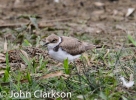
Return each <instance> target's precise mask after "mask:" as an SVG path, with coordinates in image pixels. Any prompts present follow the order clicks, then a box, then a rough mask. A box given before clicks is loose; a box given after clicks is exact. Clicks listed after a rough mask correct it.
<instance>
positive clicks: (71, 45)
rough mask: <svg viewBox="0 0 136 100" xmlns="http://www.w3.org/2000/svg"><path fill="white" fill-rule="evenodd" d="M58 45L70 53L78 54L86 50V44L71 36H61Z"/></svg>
mask: <svg viewBox="0 0 136 100" xmlns="http://www.w3.org/2000/svg"><path fill="white" fill-rule="evenodd" d="M60 47H61V48H62V50H65V51H66V52H67V53H69V54H71V55H78V54H81V53H83V52H84V51H86V46H85V45H84V44H83V43H82V42H81V41H79V40H78V39H76V38H73V37H66V36H63V37H62V42H61V44H60Z"/></svg>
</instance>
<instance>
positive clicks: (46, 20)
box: [0, 0, 136, 48]
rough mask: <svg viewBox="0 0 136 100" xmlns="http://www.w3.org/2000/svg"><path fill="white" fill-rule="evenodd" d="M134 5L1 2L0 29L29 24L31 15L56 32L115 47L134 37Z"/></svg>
mask: <svg viewBox="0 0 136 100" xmlns="http://www.w3.org/2000/svg"><path fill="white" fill-rule="evenodd" d="M135 5H136V1H135V0H59V2H55V1H54V0H0V28H1V29H3V28H5V27H6V28H8V27H10V26H11V27H12V28H13V27H14V26H15V27H16V26H18V25H22V24H23V23H28V22H29V20H28V18H26V17H25V16H29V15H33V16H36V17H37V19H38V23H40V25H42V27H48V26H49V27H50V26H51V27H53V28H56V29H58V31H57V33H60V34H64V33H65V32H64V30H67V29H68V30H69V35H73V34H74V35H75V34H76V35H82V34H86V35H88V37H89V38H90V39H91V41H93V42H94V43H95V44H99V43H101V44H104V45H105V44H106V45H107V46H108V47H109V46H110V47H117V48H118V46H120V45H121V43H123V42H124V41H125V42H126V38H127V35H128V34H131V35H132V36H135V30H136V29H135V27H136V24H135V20H136V12H135ZM129 9H130V10H131V11H132V12H131V11H130V12H129V11H128V10H129ZM129 13H130V14H129ZM59 29H60V30H59ZM47 33H48V32H47ZM1 34H2V33H1ZM7 34H10V33H7ZM44 34H46V32H44ZM4 36H5V35H4ZM2 38H3V37H2ZM125 44H126V43H125ZM126 46H127V44H126Z"/></svg>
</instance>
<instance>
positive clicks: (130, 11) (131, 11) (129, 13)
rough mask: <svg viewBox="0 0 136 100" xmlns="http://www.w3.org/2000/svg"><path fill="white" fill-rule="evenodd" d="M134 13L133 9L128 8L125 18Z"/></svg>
mask: <svg viewBox="0 0 136 100" xmlns="http://www.w3.org/2000/svg"><path fill="white" fill-rule="evenodd" d="M134 11H135V8H128V10H127V13H126V17H128V16H130V15H131V14H132V13H133V12H134Z"/></svg>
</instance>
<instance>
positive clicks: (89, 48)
mask: <svg viewBox="0 0 136 100" xmlns="http://www.w3.org/2000/svg"><path fill="white" fill-rule="evenodd" d="M95 48H96V46H95V45H93V44H89V45H87V46H86V47H85V49H86V50H91V49H95Z"/></svg>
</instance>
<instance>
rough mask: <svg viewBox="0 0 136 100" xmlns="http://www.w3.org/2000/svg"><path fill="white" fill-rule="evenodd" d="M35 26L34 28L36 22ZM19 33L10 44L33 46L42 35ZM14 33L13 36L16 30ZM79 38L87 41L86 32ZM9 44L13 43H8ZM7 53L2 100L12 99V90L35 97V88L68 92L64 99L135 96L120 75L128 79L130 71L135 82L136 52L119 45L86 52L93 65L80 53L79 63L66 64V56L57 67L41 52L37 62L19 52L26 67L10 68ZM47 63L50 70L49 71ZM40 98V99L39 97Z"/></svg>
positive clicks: (121, 99)
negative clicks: (68, 96)
mask: <svg viewBox="0 0 136 100" xmlns="http://www.w3.org/2000/svg"><path fill="white" fill-rule="evenodd" d="M31 20H32V21H33V23H34V22H35V21H34V20H35V19H31ZM34 26H36V27H37V25H36V23H35V25H34ZM22 33H24V34H18V37H17V39H16V41H15V42H13V44H18V43H20V44H21V46H32V45H33V46H37V47H38V44H39V43H40V42H39V41H40V37H42V36H38V37H37V36H36V37H35V36H34V35H33V34H31V36H30V37H29V38H28V36H26V33H27V31H26V30H23V31H22ZM13 34H15V35H16V34H17V33H16V32H15V33H13ZM77 37H78V36H77ZM82 37H83V38H82ZM35 38H36V39H35ZM78 38H80V39H81V40H85V41H89V39H88V37H86V35H83V36H79V37H78ZM128 40H130V42H132V43H133V44H134V45H135V41H134V40H133V38H132V37H130V36H129V37H128ZM10 44H12V43H11V42H9V45H10ZM9 47H10V48H8V49H10V50H11V49H12V46H9ZM8 56H9V55H8V53H6V68H5V69H4V71H5V72H4V75H2V76H1V78H0V83H1V84H0V93H2V92H5V94H7V95H6V96H4V97H2V98H3V100H5V99H7V100H9V99H14V98H9V95H10V93H11V91H14V92H20V90H21V91H27V92H31V93H32V95H31V98H30V97H28V98H25V99H36V97H35V95H34V94H33V93H34V92H35V91H37V90H41V91H42V92H46V93H47V92H51V91H52V90H53V91H57V92H65V93H69V92H71V98H65V99H67V100H95V99H96V100H109V99H110V100H134V99H135V98H136V95H135V94H136V91H135V90H136V85H134V86H133V87H131V88H129V89H126V88H125V87H123V86H122V84H121V81H120V80H119V77H120V76H124V77H125V79H127V80H129V76H130V74H133V75H134V81H136V79H135V77H136V75H135V73H136V65H135V63H136V58H135V52H134V50H133V49H131V48H124V46H122V47H121V48H120V49H109V50H108V49H107V48H106V47H104V46H103V47H102V48H100V49H94V50H93V51H88V59H89V60H90V62H91V63H92V66H89V65H88V62H87V60H86V58H85V57H83V56H82V57H81V58H80V61H81V63H73V64H68V61H67V59H66V60H65V61H64V63H63V65H61V66H60V67H56V64H54V65H52V64H50V63H52V62H49V61H48V59H45V58H44V57H43V56H42V55H41V56H40V58H39V60H38V62H37V61H36V58H35V57H34V58H29V59H28V58H27V56H26V55H25V54H22V55H20V56H21V58H22V59H23V61H24V62H25V65H27V68H26V69H25V70H20V69H17V70H12V69H11V66H10V62H9V59H8ZM80 64H81V65H82V66H81V65H80ZM47 65H48V66H50V67H53V69H51V70H49V69H48V67H47ZM78 68H79V69H78ZM1 70H3V69H1ZM61 72H63V74H61ZM48 75H49V76H48ZM0 96H2V95H0ZM38 96H39V94H38ZM39 98H40V99H42V97H39ZM17 99H21V98H17ZM56 100H64V98H56Z"/></svg>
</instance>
